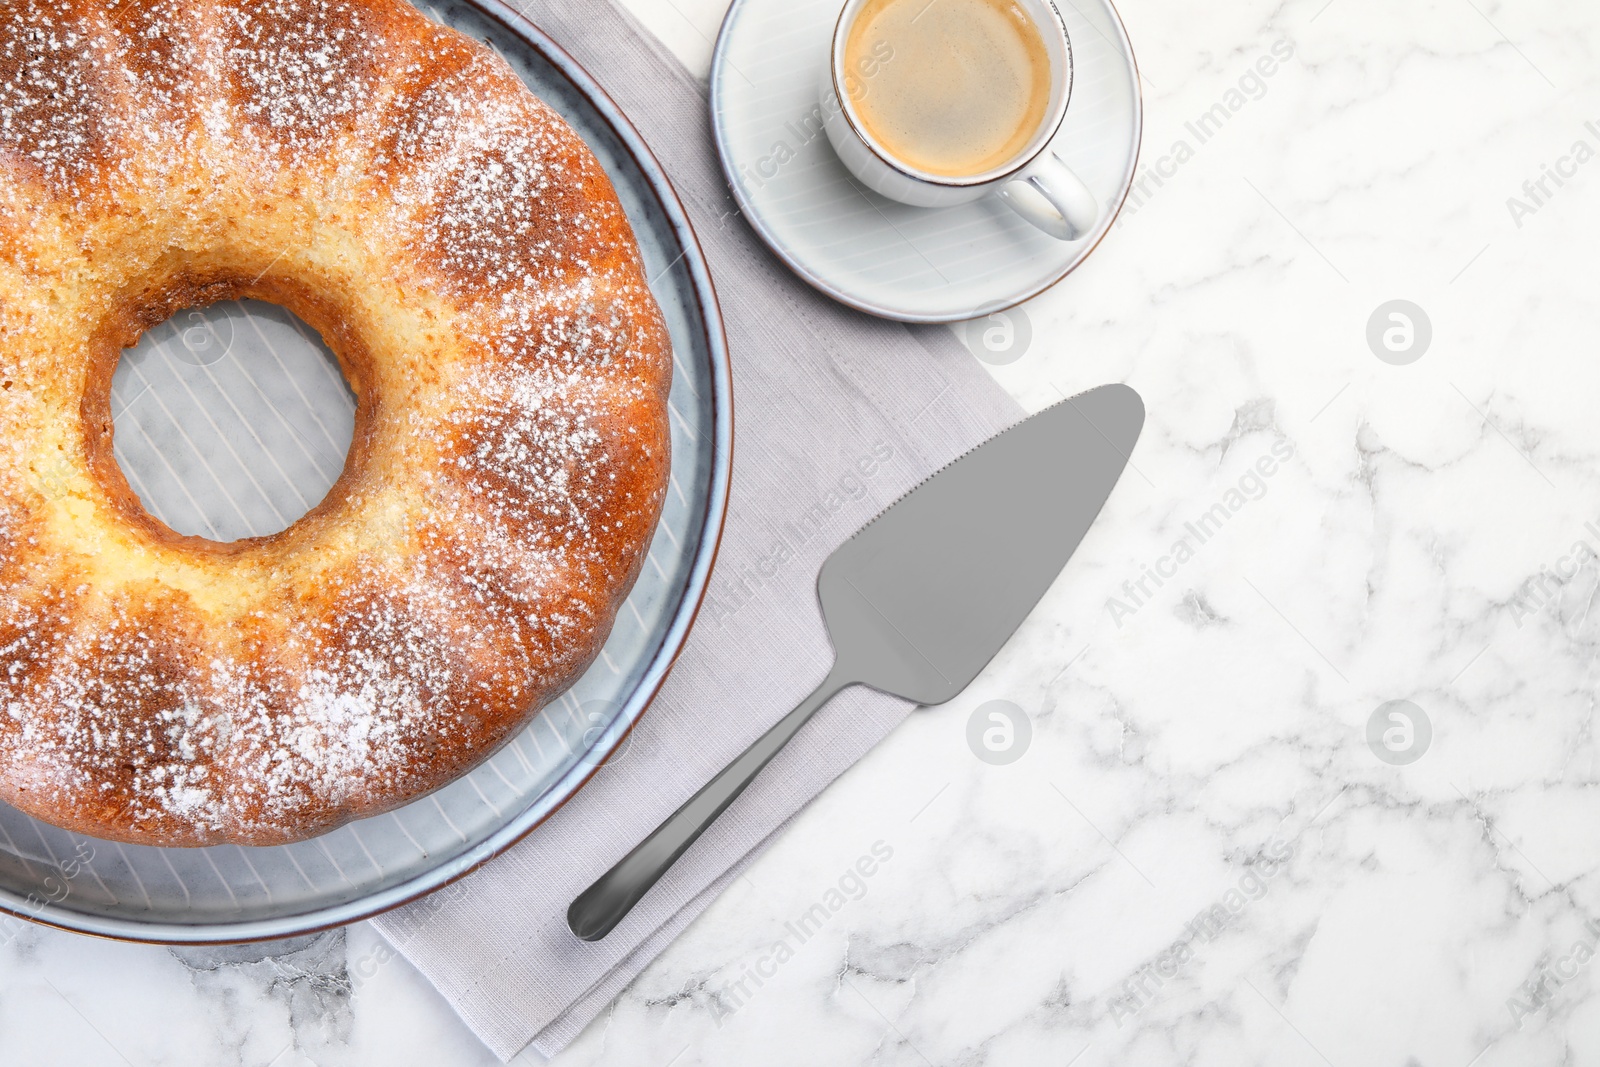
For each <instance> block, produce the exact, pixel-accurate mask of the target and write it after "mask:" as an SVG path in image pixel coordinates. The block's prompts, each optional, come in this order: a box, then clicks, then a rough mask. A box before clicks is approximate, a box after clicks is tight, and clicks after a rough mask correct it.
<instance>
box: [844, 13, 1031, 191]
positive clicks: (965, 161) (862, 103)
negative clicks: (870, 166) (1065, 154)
mask: <svg viewBox="0 0 1600 1067" xmlns="http://www.w3.org/2000/svg"><path fill="white" fill-rule="evenodd" d="M886 56H887V57H890V58H888V59H887V60H885V57H886ZM844 62H845V69H846V70H847V71H852V72H855V71H870V74H869V75H865V76H861V77H858V78H852V79H851V80H850V84H849V87H848V92H849V95H850V103H851V106H852V108H853V109H854V111H855V115H856V118H857V119H858V120H859V121H860V123H861V124H862V126H863V127H865V132H866V133H867V134H868V135H869V136H870V137H871V138H872V139H873V140H875V141H876V142H877V143H878V144H879V145H880V146H882V147H883V149H884V150H885V151H887V152H888V153H889V154H891V155H893V156H894V157H895V158H896V159H898V160H899V161H900V162H902V163H904V164H906V165H907V166H909V167H911V168H913V169H915V170H919V171H923V172H924V173H927V174H936V175H939V176H941V177H957V178H965V177H973V176H975V175H979V174H983V173H986V172H988V171H991V170H995V169H997V168H999V167H1002V166H1004V165H1005V164H1006V163H1008V162H1010V161H1011V160H1012V159H1014V158H1016V156H1017V155H1018V154H1020V153H1021V152H1022V150H1023V149H1024V148H1026V147H1027V145H1028V142H1029V141H1031V140H1032V139H1033V137H1034V135H1035V134H1036V133H1038V132H1039V127H1040V126H1041V125H1042V124H1043V123H1044V119H1045V114H1046V113H1047V112H1048V111H1049V108H1050V86H1051V69H1050V54H1049V51H1048V50H1047V49H1046V47H1045V41H1044V37H1043V35H1042V34H1041V33H1040V31H1039V28H1038V27H1037V26H1036V25H1034V22H1033V19H1031V18H1030V17H1029V16H1028V14H1027V12H1025V11H1023V10H1022V8H1021V7H1019V6H1018V5H1017V4H1016V3H1015V2H1013V0H870V2H869V3H867V4H866V5H865V6H864V7H862V9H861V11H860V12H859V13H858V14H857V15H856V19H855V22H854V23H853V24H852V25H851V26H850V28H849V30H848V32H847V34H846V37H845V49H844Z"/></svg>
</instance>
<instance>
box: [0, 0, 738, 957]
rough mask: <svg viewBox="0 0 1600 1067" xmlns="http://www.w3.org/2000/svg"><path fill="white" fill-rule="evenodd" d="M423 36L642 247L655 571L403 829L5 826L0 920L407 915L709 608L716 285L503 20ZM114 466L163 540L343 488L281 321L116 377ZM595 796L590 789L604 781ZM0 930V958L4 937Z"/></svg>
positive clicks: (572, 88) (553, 66) (634, 171)
mask: <svg viewBox="0 0 1600 1067" xmlns="http://www.w3.org/2000/svg"><path fill="white" fill-rule="evenodd" d="M424 10H426V11H427V12H428V13H429V14H430V15H432V16H433V17H434V18H436V19H437V20H439V21H440V22H444V23H446V24H448V25H452V26H455V27H457V28H458V29H460V30H462V31H463V32H465V33H468V34H470V35H472V36H474V37H476V38H479V39H480V40H487V41H489V42H490V43H491V44H492V45H493V46H494V47H495V48H496V49H497V50H499V51H500V53H501V54H502V55H504V56H505V57H506V58H507V60H509V61H510V63H511V65H512V66H513V67H514V68H515V69H516V70H517V72H518V73H519V74H520V75H521V76H522V77H523V78H524V79H525V80H526V81H527V82H528V84H529V85H530V86H532V88H533V90H534V91H535V92H536V93H537V94H538V95H539V96H540V97H541V98H543V99H544V100H545V101H546V102H548V103H549V104H551V105H552V106H553V107H555V108H556V110H558V111H560V112H561V114H562V115H563V116H565V117H566V119H567V120H568V121H569V122H571V123H572V124H573V126H574V127H576V128H577V130H578V131H579V132H580V133H581V134H582V135H583V137H584V139H585V140H586V141H587V142H588V143H589V145H590V146H591V147H592V148H593V149H594V150H595V152H596V154H597V155H598V156H599V157H600V160H601V162H602V163H603V164H604V165H605V168H606V170H607V171H608V172H609V174H610V175H611V179H612V181H613V183H614V184H615V185H616V188H617V192H618V193H619V195H620V196H621V198H622V201H623V204H624V206H625V207H626V209H627V212H628V215H629V218H630V219H631V220H632V222H633V225H634V228H635V230H636V232H637V233H638V236H639V240H640V244H641V246H642V248H643V252H644V259H645V263H646V268H647V270H648V272H649V276H650V278H651V285H652V287H653V288H654V290H655V293H656V297H657V299H658V300H659V301H660V303H661V306H662V310H663V311H664V312H665V313H666V316H667V319H668V323H669V325H670V327H671V330H672V338H673V344H674V347H675V350H676V353H675V354H676V371H675V374H674V378H673V387H672V396H671V404H672V412H671V419H672V448H673V456H672V486H671V489H670V490H669V491H668V497H667V503H666V510H665V514H664V515H663V516H662V519H661V525H660V527H659V528H658V530H657V532H656V536H655V540H654V542H653V544H652V547H651V550H650V557H649V561H648V562H647V563H646V565H645V567H644V572H643V574H642V575H641V577H640V579H639V582H638V584H637V586H636V587H635V588H634V590H633V593H632V595H631V596H630V597H629V598H628V601H627V603H626V604H625V605H624V606H623V608H622V611H621V612H620V614H619V615H618V617H617V623H616V627H615V629H614V630H613V632H612V634H611V636H610V639H609V640H608V641H607V643H606V646H605V649H604V651H603V652H602V653H601V656H600V658H599V660H598V661H597V662H596V663H595V666H594V668H593V669H592V670H590V671H589V672H588V673H587V674H586V675H584V677H583V678H582V679H581V680H580V681H579V682H578V684H577V686H576V687H574V688H573V689H572V691H571V692H569V693H568V694H567V695H566V696H565V697H564V698H563V699H561V700H560V701H559V702H557V703H556V704H554V705H552V706H551V707H549V708H547V709H545V710H544V711H543V712H541V713H540V714H539V716H538V717H537V718H536V719H535V720H534V721H533V723H532V724H531V725H530V726H529V727H528V728H527V729H526V730H525V731H524V732H523V733H522V734H521V735H520V736H518V737H517V738H516V740H515V741H514V742H513V743H512V744H511V745H509V746H508V747H506V748H504V749H502V750H501V751H500V752H499V753H497V754H496V755H495V756H494V757H493V758H492V759H490V760H489V761H488V762H487V763H485V764H483V765H482V766H481V767H479V768H478V769H477V770H476V771H474V772H473V773H471V774H469V775H467V776H466V777H465V778H463V779H461V780H459V781H457V782H456V783H454V784H453V785H451V786H449V787H448V788H446V789H444V790H441V791H440V792H438V793H435V794H434V795H432V796H430V797H427V798H425V799H423V800H420V801H417V802H415V803H413V804H411V805H409V806H407V807H404V808H401V809H399V810H398V811H396V812H394V813H392V814H389V815H384V816H381V817H378V818H375V819H368V820H364V821H362V822H358V823H354V824H352V825H349V826H346V827H344V828H342V829H340V830H337V831H335V832H334V833H331V834H328V835H326V836H324V837H321V838H317V839H315V840H312V841H307V842H304V843H302V844H297V845H290V846H286V847H281V848H237V847H233V846H227V847H219V848H204V849H158V848H143V847H136V846H131V845H118V844H114V843H109V842H104V841H96V840H91V839H86V838H81V837H78V836H76V835H73V834H68V833H66V832H64V831H62V830H58V829H56V828H55V827H52V826H49V825H47V824H45V823H42V822H38V821H37V820H34V819H30V818H28V817H27V816H25V815H23V814H21V813H20V812H18V811H15V810H14V809H10V808H6V807H4V806H3V805H0V909H4V910H5V911H7V912H10V913H11V915H12V916H20V917H23V918H28V919H33V920H37V921H40V922H45V923H49V924H51V925H55V926H61V927H66V928H70V929H74V930H81V931H85V932H88V933H95V934H102V935H106V936H111V937H118V938H127V939H134V940H144V941H163V942H190V943H193V942H208V941H211V942H214V941H240V940H250V939H262V938H279V937H288V936H291V935H295V934H301V933H306V932H309V931H311V930H316V929H321V928H324V927H328V926H335V925H340V924H344V923H348V922H353V921H355V920H358V919H363V918H366V917H368V916H371V915H373V914H376V913H377V912H379V911H382V910H385V909H387V908H391V907H394V906H396V905H399V904H402V903H405V902H406V901H408V900H411V899H414V898H416V897H418V896H420V895H422V894H423V893H426V892H428V891H430V890H432V889H436V888H438V887H439V886H441V885H443V884H445V883H446V882H448V881H450V880H451V879H453V878H456V877H459V876H460V875H462V874H464V873H466V872H467V871H469V870H471V869H472V868H473V867H475V866H477V865H478V864H481V863H483V862H484V861H486V860H488V859H489V858H490V857H492V856H494V855H495V854H496V853H498V852H500V851H502V850H504V849H506V848H508V847H510V846H511V845H512V844H514V843H515V842H516V841H517V840H518V839H520V838H521V837H522V836H523V835H524V834H526V833H528V832H529V831H530V830H531V829H533V827H535V826H536V825H538V823H539V822H540V821H541V820H543V819H544V818H545V817H546V816H548V815H549V814H550V813H551V812H552V811H554V810H555V809H556V807H558V806H559V805H560V804H561V803H562V802H563V801H565V800H566V799H567V798H568V797H570V796H571V795H572V794H573V793H574V792H575V791H576V790H577V789H578V788H579V787H580V786H582V785H583V783H584V782H585V781H587V780H588V778H589V777H590V776H591V775H592V774H594V773H595V772H596V767H597V765H598V764H599V763H600V761H601V760H603V759H604V758H605V757H606V756H607V755H609V754H612V753H613V751H614V750H615V749H616V748H617V746H618V745H619V743H620V742H621V741H622V740H623V738H624V737H625V735H626V733H627V731H628V730H629V729H630V728H631V727H632V725H633V724H634V723H635V722H636V721H637V720H638V718H639V716H640V714H641V713H642V712H643V711H644V709H645V706H646V705H647V704H648V703H649V701H650V699H651V698H652V697H653V696H654V695H655V693H656V691H657V689H659V687H660V685H661V683H662V681H663V679H664V678H665V676H666V673H667V670H668V669H669V667H670V666H671V664H672V660H673V658H674V657H675V656H676V654H677V652H678V650H679V648H680V647H681V646H682V644H683V641H684V639H685V637H686V636H687V634H688V630H689V626H690V623H691V622H692V621H693V618H694V614H695V611H696V610H697V609H698V607H699V603H700V600H701V597H702V595H703V594H704V592H705V584H706V580H707V578H708V576H709V573H710V569H711V562H712V557H713V556H714V555H715V552H716V545H717V539H718V537H719V536H720V534H721V530H722V519H723V514H724V508H725V506H726V503H727V494H728V478H729V464H730V458H731V449H732V434H733V427H732V408H731V404H732V397H731V383H730V378H729V370H728V356H727V351H726V347H725V340H724V337H723V332H722V323H721V319H720V317H719V314H718V311H717V305H716V298H715V296H714V294H713V292H712V288H711V279H710V276H709V274H708V273H707V270H706V265H705V261H704V259H703V257H702V256H701V253H700V249H699V246H698V245H697V244H696V242H695V238H694V234H693V232H692V231H691V230H690V227H689V222H688V219H687V217H686V216H685V214H684V211H683V208H682V205H681V204H680V203H679V202H678V199H677V197H676V195H675V194H674V193H673V191H672V188H671V186H670V185H669V184H668V182H667V180H666V178H665V176H664V175H663V174H662V172H661V170H660V168H659V166H658V165H657V164H656V162H655V159H654V157H653V156H651V154H650V152H649V150H648V149H647V148H646V147H645V146H644V144H643V143H642V142H641V141H640V139H639V136H638V134H637V133H635V132H634V130H633V127H632V126H630V125H629V124H628V122H627V120H626V119H624V118H623V117H622V116H621V114H620V113H619V112H618V111H617V109H616V107H615V105H614V104H613V103H612V102H611V101H610V100H609V99H608V98H607V97H606V96H605V95H604V94H603V93H602V92H601V91H600V90H599V89H598V87H596V86H595V85H594V83H593V82H592V81H590V79H589V77H588V76H587V75H586V74H585V73H584V72H583V71H582V70H581V69H579V68H578V66H577V65H576V64H575V63H574V62H573V61H572V60H571V59H570V57H568V56H567V55H566V54H565V53H564V52H562V51H561V50H560V49H559V48H557V47H556V46H555V45H554V44H553V43H551V42H550V41H549V40H548V39H547V38H545V37H544V35H543V34H541V33H540V32H539V31H538V30H536V29H535V28H533V27H532V26H531V25H530V24H529V23H527V22H526V21H525V20H522V19H521V18H520V17H519V16H517V15H516V14H515V13H513V12H512V11H511V9H510V8H508V7H506V6H505V5H503V4H501V3H499V2H498V0H471V2H469V0H445V2H443V3H439V4H437V5H433V6H426V5H425V6H424ZM112 412H113V417H114V419H115V421H116V438H115V439H116V442H117V451H118V459H119V461H120V462H121V464H122V466H123V469H124V470H125V471H127V472H128V475H129V482H130V484H131V485H133V487H134V489H135V491H136V492H138V493H139V495H140V496H141V498H142V499H143V500H144V501H145V503H146V506H147V507H149V508H150V509H151V510H152V511H154V512H155V513H156V514H157V515H158V516H160V517H161V518H162V519H163V520H165V521H166V522H168V524H169V525H172V526H173V527H174V528H177V529H180V530H184V531H186V532H193V533H198V534H203V535H206V536H210V537H213V538H217V539H223V540H231V539H234V538H237V537H241V536H247V535H250V534H255V533H268V532H272V531H275V530H278V529H282V528H283V527H284V526H285V525H286V524H287V523H286V521H285V520H286V519H292V518H293V517H295V516H296V515H298V514H300V513H303V512H304V511H305V510H306V509H307V507H308V506H309V505H311V504H314V503H315V502H316V501H318V500H320V499H321V498H322V496H323V495H325V494H326V492H327V490H328V488H329V487H330V486H331V485H332V484H333V481H334V479H335V478H337V477H338V474H339V471H340V469H341V468H342V466H343V462H344V460H343V456H344V451H345V448H346V446H347V445H348V443H349V440H350V434H351V428H352V425H353V423H352V416H353V412H354V405H353V401H352V398H351V396H350V393H349V390H348V389H347V387H346V386H345V383H344V381H343V379H342V378H341V377H340V374H339V371H338V369H337V365H336V364H335V363H334V362H333V360H332V356H331V354H329V353H328V352H327V351H326V350H325V349H323V348H322V347H321V345H320V341H319V340H318V339H317V338H316V336H315V335H314V334H313V333H311V331H309V330H308V329H307V328H306V327H305V326H304V325H303V324H302V323H300V322H299V320H298V319H296V318H295V317H294V316H292V315H289V314H288V313H287V312H284V311H283V310H282V309H278V308H274V307H271V306H270V305H265V304H255V303H248V302H247V303H234V304H224V305H217V306H216V307H213V308H210V309H207V311H205V312H203V313H202V312H186V313H182V314H180V315H179V316H177V317H176V318H174V319H173V320H171V321H169V322H168V323H166V324H165V325H163V326H161V327H159V328H157V329H156V330H153V331H151V333H150V334H148V335H147V336H146V337H145V338H144V339H143V340H142V341H141V342H140V345H139V347H138V348H137V349H135V350H133V351H132V352H130V353H128V354H127V355H125V356H124V358H123V359H122V361H121V362H120V363H119V365H118V368H117V373H116V377H115V379H114V381H113V387H112ZM601 773H604V772H603V771H602V772H601ZM17 929H18V923H17V921H16V919H15V918H12V919H8V920H5V921H0V943H4V942H5V941H7V940H9V939H10V938H11V937H13V936H15V933H16V930H17Z"/></svg>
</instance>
